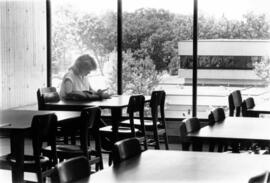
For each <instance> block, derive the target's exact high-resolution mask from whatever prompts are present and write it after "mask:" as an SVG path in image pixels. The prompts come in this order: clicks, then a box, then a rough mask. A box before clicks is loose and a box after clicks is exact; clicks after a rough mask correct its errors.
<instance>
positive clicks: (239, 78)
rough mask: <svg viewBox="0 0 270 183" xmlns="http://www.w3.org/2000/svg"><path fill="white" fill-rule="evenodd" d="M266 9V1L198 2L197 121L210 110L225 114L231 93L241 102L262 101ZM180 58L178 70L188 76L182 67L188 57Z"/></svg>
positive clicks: (269, 35)
mask: <svg viewBox="0 0 270 183" xmlns="http://www.w3.org/2000/svg"><path fill="white" fill-rule="evenodd" d="M267 4H268V2H267V1H265V0H261V1H255V0H237V1H233V0H230V1H229V0H222V1H215V0H203V1H199V4H198V7H199V12H198V56H199V57H198V79H197V82H198V95H197V99H198V100H197V109H198V114H201V116H202V117H204V118H207V115H208V113H209V110H211V109H212V108H213V107H223V108H225V109H227V108H228V95H229V93H230V92H232V91H233V90H236V89H239V90H241V93H242V96H243V98H244V99H245V98H247V97H248V96H252V97H254V98H256V99H255V100H256V102H258V103H259V101H260V100H263V98H265V97H266V96H265V94H266V93H267V88H268V85H269V83H268V81H267V79H266V78H264V77H265V76H264V73H263V72H264V71H265V70H266V69H267V70H268V68H267V67H265V64H267V65H268V64H269V57H267V55H269V53H270V52H269V51H270V50H269V45H270V41H269V39H270V22H269V7H268V6H267ZM188 44H189V43H188V42H181V43H180V45H181V46H188ZM187 53H188V50H186V51H185V53H182V54H187ZM183 57H184V58H183V60H184V61H183V65H184V66H185V67H183V68H182V69H183V70H184V72H185V73H186V76H184V77H188V70H189V69H188V64H185V62H187V61H186V60H188V59H190V58H189V57H187V56H183ZM185 59H186V60H185ZM191 59H192V58H191ZM181 64H182V60H181Z"/></svg>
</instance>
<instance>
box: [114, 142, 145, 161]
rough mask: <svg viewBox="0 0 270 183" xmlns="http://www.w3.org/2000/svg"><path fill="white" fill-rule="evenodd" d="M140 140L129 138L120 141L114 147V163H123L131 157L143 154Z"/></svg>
mask: <svg viewBox="0 0 270 183" xmlns="http://www.w3.org/2000/svg"><path fill="white" fill-rule="evenodd" d="M141 152H142V150H141V146H140V141H139V140H138V139H137V138H134V137H133V138H128V139H124V140H121V141H118V142H116V143H115V144H114V147H113V163H114V164H117V163H121V162H123V161H125V160H127V159H129V158H132V157H134V156H137V155H139V154H141Z"/></svg>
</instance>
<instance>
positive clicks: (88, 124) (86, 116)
mask: <svg viewBox="0 0 270 183" xmlns="http://www.w3.org/2000/svg"><path fill="white" fill-rule="evenodd" d="M100 113H101V111H100V109H99V108H98V107H87V108H84V109H83V110H82V112H81V116H80V118H78V119H77V120H75V119H73V120H69V121H66V122H65V123H64V124H63V125H62V132H63V134H64V135H65V136H75V134H76V133H77V132H79V135H80V146H81V149H82V151H83V152H84V155H85V156H88V154H87V153H88V144H90V143H89V130H90V131H91V132H93V136H94V137H96V136H95V135H98V132H97V130H98V123H99V120H100ZM95 140H96V139H95Z"/></svg>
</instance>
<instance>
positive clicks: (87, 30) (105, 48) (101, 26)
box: [77, 12, 116, 75]
mask: <svg viewBox="0 0 270 183" xmlns="http://www.w3.org/2000/svg"><path fill="white" fill-rule="evenodd" d="M77 34H78V36H79V38H80V39H81V40H82V42H83V44H84V45H85V46H86V48H87V50H89V51H91V52H92V53H93V54H94V56H95V59H96V61H97V62H98V66H99V69H100V72H101V74H102V75H104V73H103V67H104V63H105V62H106V61H108V54H109V53H110V52H112V51H113V50H114V49H115V48H116V16H115V14H114V13H112V12H111V13H107V14H105V15H103V16H102V17H96V16H94V15H91V14H86V15H84V16H83V17H82V18H80V19H79V20H78V31H77Z"/></svg>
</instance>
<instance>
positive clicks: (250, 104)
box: [242, 97, 255, 117]
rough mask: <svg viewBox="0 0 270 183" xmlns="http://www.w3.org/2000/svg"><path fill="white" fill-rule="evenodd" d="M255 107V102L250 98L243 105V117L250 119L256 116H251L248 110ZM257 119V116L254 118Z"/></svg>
mask: <svg viewBox="0 0 270 183" xmlns="http://www.w3.org/2000/svg"><path fill="white" fill-rule="evenodd" d="M254 107H255V102H254V99H253V97H249V98H247V99H245V100H244V101H243V103H242V115H243V116H244V117H248V116H254V115H252V114H250V113H249V112H248V111H247V110H248V109H252V108H254ZM254 117H255V116H254Z"/></svg>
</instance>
